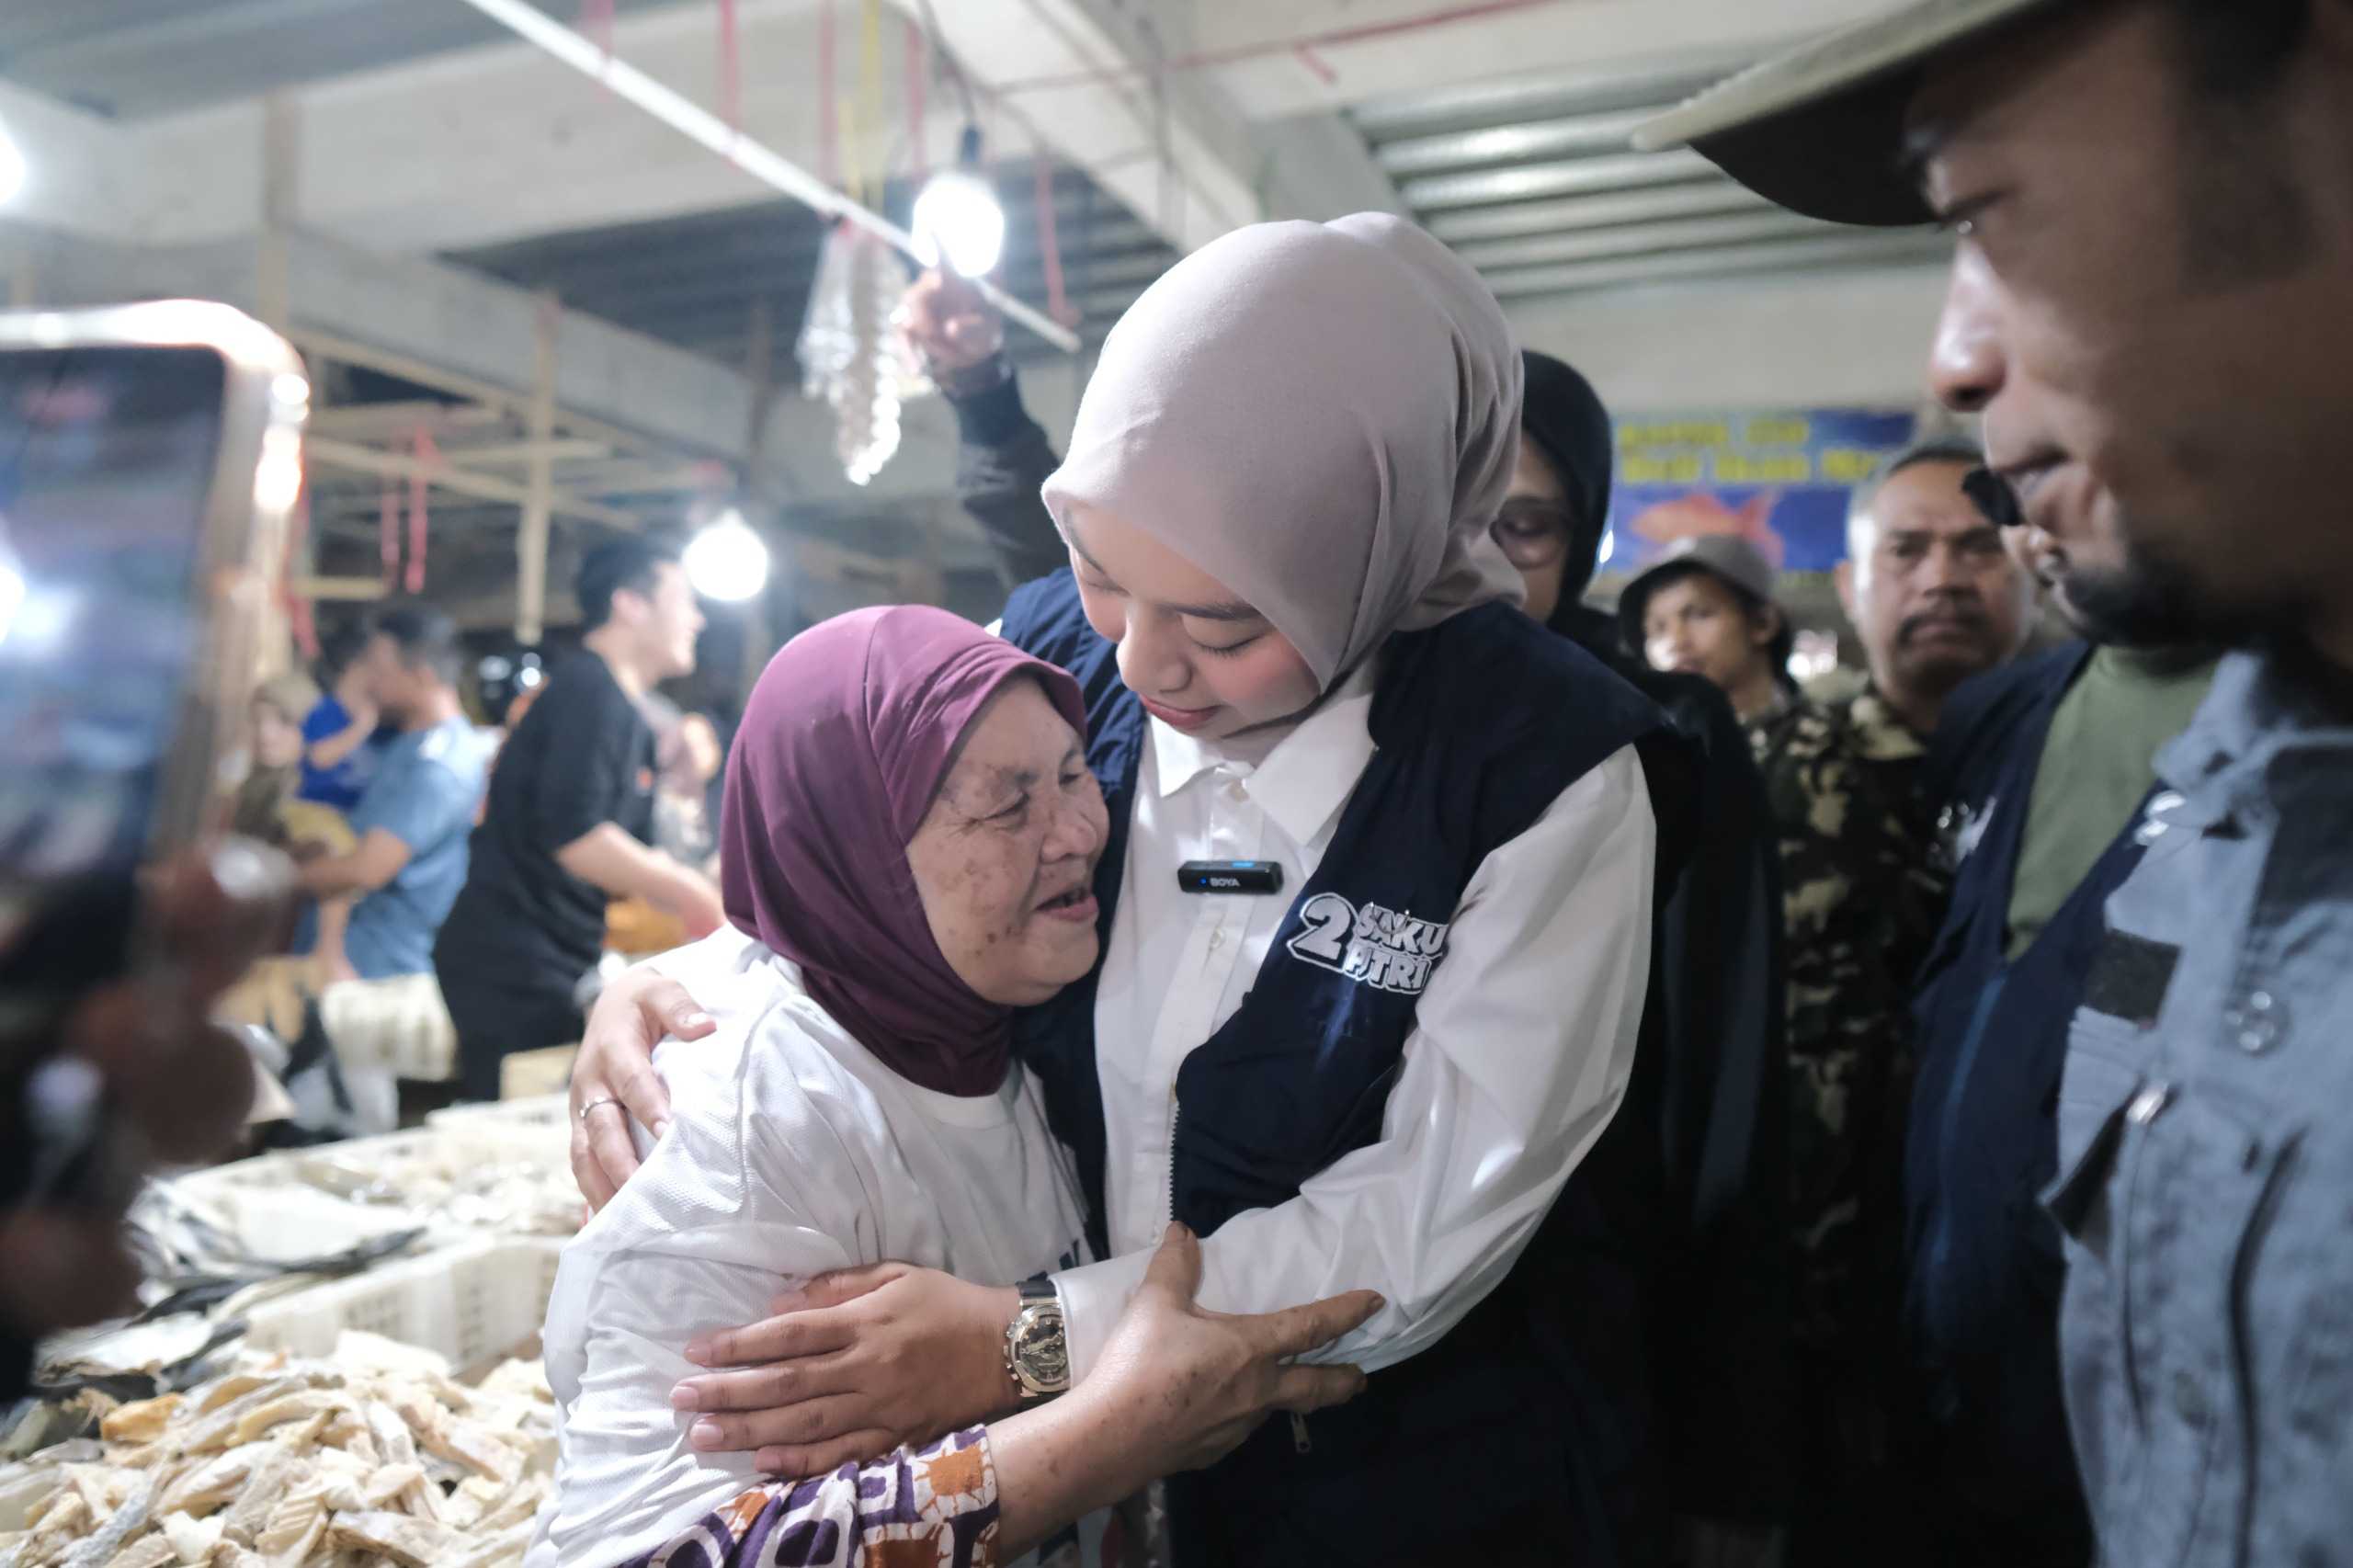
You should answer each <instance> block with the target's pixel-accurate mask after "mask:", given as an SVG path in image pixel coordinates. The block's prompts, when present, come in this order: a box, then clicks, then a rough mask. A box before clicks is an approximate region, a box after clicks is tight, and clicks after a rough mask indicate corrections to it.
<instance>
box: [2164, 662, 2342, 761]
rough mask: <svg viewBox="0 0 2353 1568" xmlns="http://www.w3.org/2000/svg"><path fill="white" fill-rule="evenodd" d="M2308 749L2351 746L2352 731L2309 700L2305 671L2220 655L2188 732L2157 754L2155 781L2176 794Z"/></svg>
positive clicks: (2313, 698)
mask: <svg viewBox="0 0 2353 1568" xmlns="http://www.w3.org/2000/svg"><path fill="white" fill-rule="evenodd" d="M2300 744H2309V745H2326V746H2340V747H2341V746H2346V745H2348V744H2353V727H2347V725H2345V724H2344V723H2343V722H2341V721H2340V720H2337V719H2336V718H2335V717H2334V716H2333V715H2331V714H2330V713H2329V712H2328V711H2327V710H2326V708H2325V705H2324V703H2323V702H2322V701H2321V700H2320V699H2318V698H2317V697H2316V696H2315V695H2314V692H2313V687H2312V685H2311V684H2310V680H2309V676H2308V672H2305V671H2302V670H2301V669H2298V668H2296V667H2295V666H2294V665H2291V664H2289V663H2287V662H2284V661H2282V660H2281V659H2280V658H2279V657H2277V656H2275V655H2270V654H2264V653H2230V654H2226V655H2225V656H2224V657H2223V659H2222V663H2221V664H2219V665H2216V666H2215V667H2214V684H2213V686H2212V687H2211V688H2210V689H2209V690H2208V692H2207V694H2206V700H2205V702H2204V703H2203V704H2202V705H2201V706H2200V708H2199V710H2198V716H2197V717H2196V718H2194V719H2192V720H2191V721H2190V722H2189V728H2188V729H2187V730H2184V731H2183V732H2182V733H2180V734H2179V735H2177V736H2176V737H2175V738H2174V739H2173V740H2171V741H2169V742H2167V743H2166V744H2165V746H2164V747H2163V748H2162V749H2160V750H2159V751H2158V753H2157V775H2158V777H2159V778H2163V779H2164V780H2165V782H2166V783H2167V784H2170V785H2171V786H2173V787H2174V788H2175V789H2177V790H2188V789H2190V788H2191V787H2192V786H2193V785H2195V784H2197V783H2198V782H2199V781H2200V780H2201V779H2206V778H2213V777H2215V776H2217V775H2219V774H2223V773H2228V772H2232V771H2234V768H2235V767H2237V766H2238V765H2239V764H2241V763H2245V764H2248V765H2250V768H2251V771H2254V772H2258V773H2259V771H2260V767H2261V766H2262V765H2264V764H2267V763H2268V760H2269V758H2270V757H2271V756H2272V755H2273V754H2274V753H2276V752H2279V751H2280V750H2284V749H2287V748H2289V747H2292V746H2296V745H2300Z"/></svg>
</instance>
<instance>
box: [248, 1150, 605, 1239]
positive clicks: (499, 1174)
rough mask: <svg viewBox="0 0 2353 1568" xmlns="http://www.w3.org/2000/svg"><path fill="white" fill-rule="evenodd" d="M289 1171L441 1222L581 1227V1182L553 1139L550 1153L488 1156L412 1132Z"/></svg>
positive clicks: (537, 1230)
mask: <svg viewBox="0 0 2353 1568" xmlns="http://www.w3.org/2000/svg"><path fill="white" fill-rule="evenodd" d="M288 1169H289V1173H290V1175H291V1176H293V1177H294V1178H295V1179H296V1180H298V1181H300V1182H301V1183H302V1184H303V1185H304V1186H306V1187H316V1188H317V1189H318V1190H320V1191H322V1192H325V1193H330V1194H332V1195H334V1196H335V1197H337V1198H342V1199H348V1200H350V1201H352V1202H354V1203H381V1204H392V1205H396V1206H398V1207H400V1208H404V1209H407V1210H412V1211H414V1212H415V1213H416V1214H418V1215H419V1216H421V1217H422V1218H424V1219H426V1220H427V1221H434V1222H437V1223H439V1224H445V1225H450V1226H456V1227H460V1228H463V1229H468V1230H478V1231H493V1232H496V1233H500V1234H503V1235H512V1236H568V1235H571V1234H572V1233H574V1232H575V1231H577V1230H578V1229H580V1188H579V1187H578V1186H577V1185H576V1184H574V1181H573V1179H572V1172H571V1170H570V1168H569V1167H568V1166H567V1165H566V1164H565V1162H564V1159H563V1156H562V1151H561V1146H557V1145H551V1152H550V1157H549V1158H548V1159H547V1160H546V1161H544V1162H541V1161H536V1160H524V1159H507V1160H501V1161H485V1160H484V1159H483V1157H482V1156H481V1154H480V1153H479V1152H478V1151H477V1150H474V1149H472V1148H471V1147H469V1146H467V1145H466V1144H464V1143H462V1142H456V1141H453V1140H449V1139H442V1138H436V1137H432V1136H429V1135H424V1136H420V1135H415V1134H410V1135H406V1136H405V1137H404V1140H403V1142H402V1144H401V1146H400V1147H399V1148H398V1150H397V1152H394V1151H392V1150H391V1149H387V1148H386V1147H385V1146H384V1145H383V1144H381V1143H377V1142H370V1141H365V1140H363V1141H361V1142H355V1143H349V1144H335V1145H330V1146H328V1147H326V1148H324V1149H321V1150H318V1151H315V1152H313V1153H306V1154H303V1155H301V1156H299V1157H297V1158H295V1159H293V1160H292V1161H290V1163H289V1167H288Z"/></svg>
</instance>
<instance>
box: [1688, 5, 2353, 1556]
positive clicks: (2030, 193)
mask: <svg viewBox="0 0 2353 1568" xmlns="http://www.w3.org/2000/svg"><path fill="white" fill-rule="evenodd" d="M1644 140H1645V142H1647V144H1650V145H1654V146H1656V145H1666V144H1669V143H1673V142H1690V143H1692V144H1693V145H1695V146H1697V147H1698V148H1699V150H1700V151H1701V152H1703V153H1706V154H1708V155H1709V156H1710V157H1711V158H1714V159H1715V160H1716V161H1717V162H1719V163H1720V164H1722V165H1723V166H1724V167H1725V168H1726V169H1728V170H1730V171H1731V172H1732V173H1733V175H1734V176H1736V177H1738V178H1740V179H1741V180H1743V181H1744V182H1745V183H1747V184H1749V185H1751V186H1753V187H1756V189H1758V190H1759V191H1762V192H1764V193H1765V194H1767V195H1768V196H1771V197H1773V198H1775V199H1779V200H1781V201H1783V202H1785V203H1787V204H1789V205H1790V206H1792V207H1794V208H1797V209H1799V210H1803V211H1808V212H1812V213H1815V214H1817V215H1819V216H1823V217H1826V218H1833V219H1840V220H1844V221H1847V222H1872V223H1892V222H1919V221H1925V220H1927V219H1931V218H1934V219H1938V220H1940V221H1942V222H1945V223H1947V224H1948V225H1949V226H1950V227H1951V228H1952V229H1953V230H1954V231H1955V233H1957V235H1958V236H1959V239H1960V250H1959V255H1958V258H1957V260H1956V262H1955V265H1954V269H1953V278H1952V285H1951V290H1950V293H1949V298H1948V301H1947V303H1946V308H1945V312H1944V317H1943V320H1942V322H1941V324H1939V327H1938V336H1937V346H1936V351H1935V356H1934V360H1933V365H1934V375H1935V378H1936V381H1937V382H1938V390H1939V392H1940V394H1941V395H1942V396H1943V397H1944V399H1945V400H1946V401H1947V402H1948V403H1950V404H1952V405H1953V406H1955V407H1959V408H1964V409H1972V410H1979V411H1982V412H1983V413H1984V418H1985V436H1986V444H1987V448H1988V455H1989V459H1990V465H1991V467H1992V469H1993V471H1994V472H1995V474H1996V475H1998V476H1999V477H2000V478H2002V479H2003V480H2005V481H2006V482H2007V483H2008V484H2009V485H2010V487H2011V488H2012V490H2013V491H2014V492H2015V494H2016V496H2017V499H2018V504H2019V506H2020V507H2021V509H2022V513H2023V516H2024V518H2025V520H2026V521H2027V522H2028V523H2029V524H2030V525H2032V526H2035V527H2039V528H2046V529H2048V530H2049V531H2051V532H2052V534H2053V535H2054V537H2057V538H2059V539H2060V540H2061V541H2062V542H2063V543H2066V542H2071V541H2070V540H2069V539H2068V535H2067V530H2068V528H2070V527H2071V525H2072V523H2073V521H2074V519H2075V518H2076V517H2096V516H2098V515H2099V510H2100V509H2099V508H2098V507H2086V506H2081V505H2079V504H2076V503H2077V502H2079V501H2080V499H2081V497H2082V496H2084V495H2085V494H2097V495H2099V496H2100V497H2102V498H2103V505H2104V506H2106V507H2108V508H2109V516H2110V517H2111V518H2112V521H2113V522H2114V524H2115V525H2116V527H2117V529H2118V531H2119V533H2120V537H2121V539H2122V540H2123V542H2124V546H2125V564H2124V566H2123V568H2122V569H2121V571H2120V580H2119V584H2118V586H2119V588H2120V593H2119V595H2118V599H2119V606H2120V608H2123V609H2125V610H2126V611H2128V612H2129V613H2130V615H2131V618H2132V619H2133V620H2134V621H2135V622H2136V623H2137V624H2138V625H2139V626H2140V628H2141V630H2142V631H2143V634H2144V635H2149V634H2154V635H2155V636H2156V637H2157V638H2158V640H2162V641H2168V642H2191V641H2195V640H2196V639H2197V638H2199V637H2200V636H2206V637H2212V638H2217V639H2219V640H2222V641H2223V642H2228V643H2230V644H2232V645H2234V646H2235V647H2236V648H2237V649H2238V650H2239V651H2238V652H2236V653H2233V654H2232V655H2231V656H2229V657H2228V658H2226V659H2225V660H2224V661H2223V663H2222V666H2221V667H2220V669H2219V670H2218V672H2217V674H2216V676H2215V680H2214V687H2213V690H2212V694H2211V697H2210V698H2209V699H2207V702H2206V704H2205V705H2204V707H2203V708H2202V709H2201V710H2200V712H2199V715H2198V717H2197V719H2196V720H2195V721H2194V722H2192V723H2191V725H2190V727H2189V729H2188V731H2187V732H2186V733H2184V734H2183V735H2182V736H2181V737H2180V738H2179V739H2177V741H2175V742H2174V743H2172V744H2170V745H2168V746H2167V747H2165V749H2164V750H2163V751H2162V752H2161V753H2160V754H2159V756H2158V761H2157V774H2158V778H2159V782H2160V785H2161V786H2162V787H2163V792H2162V793H2160V794H2159V795H2158V796H2157V797H2156V799H2155V800H2154V801H2153V802H2152V804H2151V806H2150V808H2149V810H2148V812H2147V814H2146V818H2145V820H2144V823H2143V826H2142V828H2141V830H2140V831H2141V836H2142V839H2143V842H2144V843H2145V844H2146V845H2147V853H2146V855H2145V856H2144V857H2143V859H2142V861H2141V863H2140V865H2139V867H2138V868H2137V869H2135V870H2134V871H2133V872H2132V873H2131V876H2130V877H2129V878H2128V879H2127V880H2126V881H2124V883H2123V885H2122V886H2121V887H2120V889H2119V890H2118V891H2117V892H2116V893H2115V894H2114V895H2113V896H2112V897H2111V898H2110V899H2109V903H2108V911H2107V915H2108V932H2107V935H2106V937H2105V938H2104V940H2103V942H2102V944H2101V946H2100V948H2099V949H2098V951H2097V956H2096V957H2095V958H2094V960H2093V961H2092V963H2091V964H2090V966H2089V969H2088V971H2087V974H2086V982H2085V987H2086V990H2085V1003H2084V1006H2083V1007H2082V1008H2081V1010H2080V1011H2079V1012H2078V1013H2077V1014H2076V1016H2075V1024H2074V1027H2073V1029H2072V1031H2071V1034H2070V1037H2069V1040H2068V1048H2067V1060H2066V1064H2065V1068H2064V1074H2063V1081H2062V1086H2061V1089H2060V1093H2059V1110H2058V1123H2059V1127H2058V1133H2059V1150H2058V1155H2059V1158H2058V1171H2059V1176H2058V1179H2057V1180H2056V1181H2055V1182H2054V1183H2053V1184H2052V1187H2050V1189H2049V1190H2048V1192H2047V1193H2046V1194H2045V1202H2046V1206H2047V1207H2048V1209H2049V1210H2050V1212H2051V1213H2052V1216H2053V1218H2054V1219H2055V1221H2057V1224H2058V1225H2059V1227H2060V1229H2061V1231H2062V1232H2063V1236H2064V1251H2065V1257H2066V1264H2067V1271H2068V1273H2067V1283H2066V1288H2065V1301H2064V1305H2063V1310H2062V1321H2061V1338H2062V1362H2063V1377H2064V1381H2065V1384H2066V1392H2067V1403H2068V1412H2069V1423H2070V1426H2071V1427H2072V1429H2073V1432H2074V1436H2075V1451H2076V1458H2077V1460H2078V1461H2079V1464H2080V1467H2081V1469H2082V1471H2083V1479H2084V1483H2085V1486H2086V1494H2087V1497H2088V1501H2089V1506H2090V1512H2091V1517H2092V1522H2093V1526H2094V1528H2095V1530H2096V1532H2097V1536H2098V1539H2099V1542H2100V1551H2101V1555H2102V1558H2103V1560H2104V1561H2105V1562H2111V1563H2117V1564H2134V1565H2138V1564H2142V1563H2152V1562H2165V1563H2173V1564H2192V1565H2203V1564H2225V1563H2227V1564H2255V1563H2264V1564H2270V1563H2285V1564H2300V1565H2302V1564H2310V1565H2313V1568H2317V1565H2320V1564H2324V1563H2331V1562H2346V1561H2347V1556H2348V1552H2353V1547H2348V1544H2347V1543H2348V1542H2353V1484H2348V1478H2353V1245H2348V1233H2353V1220H2348V1208H2347V1204H2348V1199H2347V1194H2348V1193H2353V1123H2348V1121H2347V1118H2346V1115H2345V1108H2346V1107H2347V1105H2348V1104H2353V963H2348V960H2353V696H2348V694H2349V693H2353V528H2347V526H2346V523H2345V520H2344V517H2343V507H2344V502H2343V498H2342V494H2341V484H2342V481H2341V478H2340V472H2339V471H2340V469H2341V466H2342V464H2341V461H2340V460H2339V449H2341V447H2342V444H2343V436H2342V432H2343V430H2344V429H2345V427H2346V420H2347V414H2348V413H2353V153H2348V149H2353V5H2347V4H2346V3H2345V0H1938V3H1935V4H1925V5H1917V6H1910V7H1907V8H1905V9H1904V10H1902V11H1900V12H1898V13H1895V14H1893V15H1891V16H1889V17H1885V18H1883V19H1881V20H1879V21H1875V22H1872V23H1869V24H1865V25H1863V26H1861V27H1859V28H1853V29H1850V30H1848V31H1847V32H1845V33H1842V34H1839V35H1836V37H1833V38H1831V39H1828V40H1823V41H1822V42H1820V43H1817V44H1815V45H1813V46H1812V47H1810V48H1808V49H1806V50H1804V51H1801V52H1800V53H1799V54H1797V55H1794V56H1792V57H1790V59H1787V60H1783V61H1778V62H1768V64H1766V65H1764V66H1760V67H1758V68H1757V69H1756V70H1755V71H1753V72H1750V73H1747V74H1744V75H1743V76H1740V77H1737V78H1734V79H1733V81H1732V82H1730V83H1728V84H1725V85H1723V86H1722V87H1720V88H1718V89H1716V90H1714V91H1713V92H1711V93H1709V94H1706V95H1703V96H1702V97H1700V98H1699V99H1697V100H1694V102H1692V103H1691V104H1689V105H1687V106H1685V107H1684V108H1681V109H1678V110H1677V111H1676V112H1674V113H1673V114H1671V115H1669V116H1667V117H1666V118H1665V119H1662V120H1660V121H1658V122H1656V123H1654V125H1653V126H1651V127H1649V128H1647V129H1646V131H1645V133H1644ZM2125 590H2129V591H2125Z"/></svg>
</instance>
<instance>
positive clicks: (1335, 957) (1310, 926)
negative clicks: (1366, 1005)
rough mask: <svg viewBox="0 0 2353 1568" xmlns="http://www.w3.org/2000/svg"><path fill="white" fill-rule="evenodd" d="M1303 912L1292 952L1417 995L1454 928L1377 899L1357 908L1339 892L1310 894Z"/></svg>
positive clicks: (1381, 987)
mask: <svg viewBox="0 0 2353 1568" xmlns="http://www.w3.org/2000/svg"><path fill="white" fill-rule="evenodd" d="M1299 918H1300V924H1301V926H1302V930H1301V931H1300V933H1299V935H1298V936H1296V937H1292V938H1291V939H1290V941H1289V942H1287V943H1285V944H1284V946H1285V947H1287V948H1289V949H1290V955H1291V957H1293V958H1295V959H1298V960H1302V962H1305V963H1312V964H1313V965H1315V966H1316V967H1317V968H1318V969H1328V970H1330V971H1333V972H1334V973H1336V974H1340V975H1345V976H1347V978H1348V979H1350V980H1353V981H1355V982H1356V983H1358V984H1359V985H1370V986H1371V987H1372V988H1373V989H1374V990H1376V991H1390V992H1394V993H1396V994H1399V995H1403V996H1418V995H1420V994H1422V989H1423V987H1425V986H1427V985H1428V984H1429V983H1430V971H1432V970H1434V969H1436V968H1438V960H1440V959H1443V958H1444V957H1446V934H1447V932H1448V931H1449V930H1450V929H1452V927H1451V926H1447V925H1443V924H1440V923H1438V922H1436V921H1430V920H1416V919H1415V918H1414V916H1413V915H1412V914H1411V913H1410V912H1406V911H1401V910H1394V909H1383V908H1382V907H1381V905H1379V904H1377V903H1368V904H1366V905H1365V906H1364V907H1363V908H1362V909H1358V907H1357V906H1356V905H1355V904H1353V903H1349V902H1348V901H1347V899H1345V898H1343V897H1341V896H1340V895H1339V894H1338V893H1336V892H1320V893H1317V894H1316V895H1315V896H1314V897H1313V898H1311V899H1309V900H1308V901H1307V904H1306V907H1305V908H1303V909H1302V910H1301V911H1300V912H1299Z"/></svg>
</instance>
